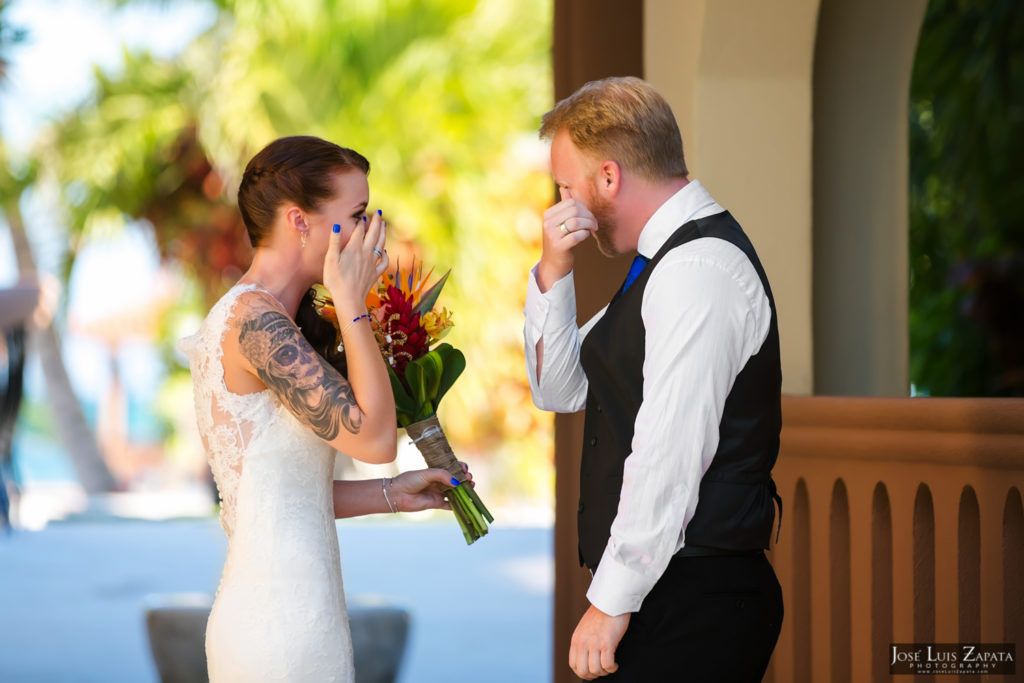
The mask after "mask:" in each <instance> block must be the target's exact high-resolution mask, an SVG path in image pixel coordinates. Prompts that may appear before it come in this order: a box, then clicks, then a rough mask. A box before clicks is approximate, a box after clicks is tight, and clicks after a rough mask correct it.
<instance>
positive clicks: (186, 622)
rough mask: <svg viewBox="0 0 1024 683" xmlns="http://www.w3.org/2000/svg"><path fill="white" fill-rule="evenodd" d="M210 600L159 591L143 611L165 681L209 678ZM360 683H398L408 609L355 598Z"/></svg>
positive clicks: (352, 611)
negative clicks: (396, 682) (208, 632)
mask: <svg viewBox="0 0 1024 683" xmlns="http://www.w3.org/2000/svg"><path fill="white" fill-rule="evenodd" d="M211 604H212V599H211V598H210V596H208V595H201V594H169V595H155V596H150V597H148V598H146V601H145V605H144V608H143V609H144V612H145V616H146V632H147V634H148V635H149V649H150V652H151V653H152V655H153V663H154V664H155V665H156V670H157V675H158V676H159V677H160V680H161V681H162V683H205V682H206V681H207V680H208V679H207V676H206V646H205V643H206V620H207V619H208V618H209V616H210V605H211ZM348 615H349V623H350V624H351V626H352V650H353V657H354V659H355V668H356V683H394V681H395V679H396V678H397V676H398V670H399V668H400V666H401V664H402V656H403V654H404V652H405V643H406V641H407V640H408V635H409V623H410V615H409V612H408V611H407V610H405V609H402V608H400V607H395V606H394V605H387V604H381V603H379V602H360V601H359V599H355V600H353V602H352V604H351V605H350V606H349V613H348Z"/></svg>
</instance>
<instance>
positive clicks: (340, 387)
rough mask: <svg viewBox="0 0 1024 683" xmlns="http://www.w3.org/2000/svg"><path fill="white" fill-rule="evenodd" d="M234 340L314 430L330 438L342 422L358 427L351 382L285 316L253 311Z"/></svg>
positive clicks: (261, 375)
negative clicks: (314, 348) (329, 363)
mask: <svg viewBox="0 0 1024 683" xmlns="http://www.w3.org/2000/svg"><path fill="white" fill-rule="evenodd" d="M238 346H239V348H240V349H241V351H242V355H243V356H245V358H246V359H248V361H249V362H250V363H252V366H253V368H255V369H256V374H257V375H258V376H259V378H260V379H261V380H263V383H264V384H266V385H267V387H268V388H269V389H270V390H271V391H273V392H274V394H276V395H277V397H278V398H279V399H280V400H281V402H282V403H284V404H285V406H286V407H287V408H288V409H289V410H290V411H291V412H292V413H293V414H294V415H295V416H296V417H298V418H299V419H300V420H302V421H303V422H305V423H306V424H308V425H309V426H310V427H312V429H313V431H314V432H315V433H316V435H317V436H319V437H320V438H322V439H324V440H326V441H331V440H332V439H334V438H335V437H336V436H338V433H339V432H340V431H341V427H342V426H344V427H345V429H347V430H348V431H349V432H351V433H353V434H358V433H359V427H360V426H361V424H362V420H363V419H362V415H361V414H360V413H359V406H358V404H357V403H356V400H355V396H354V395H353V393H352V385H351V384H349V383H348V382H347V381H346V380H345V378H344V377H342V376H341V375H339V374H338V372H337V371H336V370H334V368H332V367H330V365H328V363H327V361H325V360H324V359H323V358H322V357H321V356H320V354H318V353H317V352H316V351H314V350H313V347H311V346H310V345H309V342H307V341H306V339H305V338H304V337H303V336H302V333H301V332H300V331H299V328H297V327H296V326H295V323H294V322H292V320H291V319H290V318H289V317H288V316H286V315H284V314H283V313H280V312H279V311H263V312H254V315H253V316H252V317H250V318H247V319H246V320H245V321H244V322H243V323H242V328H241V330H240V331H239V333H238Z"/></svg>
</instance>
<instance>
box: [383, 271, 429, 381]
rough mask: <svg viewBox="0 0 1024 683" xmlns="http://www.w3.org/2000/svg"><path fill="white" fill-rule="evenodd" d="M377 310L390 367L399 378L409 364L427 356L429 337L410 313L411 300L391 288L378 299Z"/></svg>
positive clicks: (413, 314)
mask: <svg viewBox="0 0 1024 683" xmlns="http://www.w3.org/2000/svg"><path fill="white" fill-rule="evenodd" d="M381 310H382V311H383V312H384V314H383V316H382V318H381V320H380V325H381V330H382V332H383V334H384V335H385V340H389V346H390V349H391V353H392V355H391V363H392V366H393V367H394V368H395V372H396V373H398V375H399V376H400V377H401V376H404V374H405V366H406V365H408V363H409V361H411V360H414V359H416V358H420V357H421V356H425V355H426V354H427V351H428V345H429V342H430V337H429V335H428V334H427V333H426V331H424V330H423V328H422V327H421V325H420V323H421V320H420V318H421V316H420V314H419V313H416V312H414V311H413V305H412V301H411V297H410V298H406V296H405V294H403V293H402V291H401V290H400V289H398V288H397V287H395V286H394V285H391V286H389V287H388V288H387V293H386V295H385V296H384V297H382V298H381Z"/></svg>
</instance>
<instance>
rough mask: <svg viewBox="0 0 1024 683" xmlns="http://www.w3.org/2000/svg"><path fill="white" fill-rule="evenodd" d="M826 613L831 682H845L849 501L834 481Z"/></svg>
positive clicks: (838, 481) (847, 668)
mask: <svg viewBox="0 0 1024 683" xmlns="http://www.w3.org/2000/svg"><path fill="white" fill-rule="evenodd" d="M829 527H830V528H829V572H830V574H831V580H830V581H829V592H830V595H829V608H830V609H829V612H830V617H829V618H830V620H831V626H832V628H831V634H830V637H831V643H830V644H829V645H830V647H831V653H832V657H831V667H832V677H831V680H832V681H833V683H849V681H850V669H851V663H852V659H853V658H852V653H851V652H850V647H851V645H850V643H851V641H850V623H851V618H850V501H849V498H848V497H847V495H846V484H844V483H843V480H842V479H836V483H835V484H834V485H833V487H832V504H831V509H830V511H829Z"/></svg>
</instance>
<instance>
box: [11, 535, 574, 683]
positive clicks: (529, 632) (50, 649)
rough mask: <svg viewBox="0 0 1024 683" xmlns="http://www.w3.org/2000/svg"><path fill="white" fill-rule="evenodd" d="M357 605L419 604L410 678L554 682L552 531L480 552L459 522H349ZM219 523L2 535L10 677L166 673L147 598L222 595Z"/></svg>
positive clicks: (86, 681)
mask: <svg viewBox="0 0 1024 683" xmlns="http://www.w3.org/2000/svg"><path fill="white" fill-rule="evenodd" d="M338 535H339V539H340V542H341V553H342V567H343V573H344V578H345V588H346V594H347V595H348V599H349V600H350V601H351V602H354V603H359V602H364V601H371V602H372V601H377V602H379V601H385V602H388V603H392V604H397V605H401V606H403V607H406V608H408V609H409V610H411V613H412V631H411V633H410V641H409V643H408V646H407V648H406V655H405V660H404V663H403V666H402V669H401V673H400V675H399V683H460V682H463V681H465V682H467V683H468V682H473V683H544V682H545V681H550V680H551V640H552V635H551V634H552V606H551V597H552V585H553V570H554V564H553V555H552V530H551V528H550V527H548V526H540V527H532V528H530V527H526V528H503V527H502V526H501V525H500V519H499V524H498V525H497V526H496V527H493V528H492V531H491V533H490V534H489V535H488V536H487V537H486V538H484V539H482V540H481V541H479V542H477V543H476V544H474V545H473V546H471V547H467V546H466V545H465V541H464V540H463V539H462V536H461V534H460V533H459V530H458V528H457V526H456V524H455V521H454V520H452V519H440V520H436V521H400V520H398V519H393V518H389V519H384V518H367V519H364V520H359V521H343V522H339V524H338ZM224 549H225V539H224V535H223V532H221V530H220V527H219V526H218V525H217V522H216V520H214V519H212V518H210V519H187V520H174V521H162V522H146V521H138V520H120V519H99V520H88V519H83V520H78V521H68V522H62V523H52V524H50V525H49V526H47V527H46V528H45V529H43V530H41V531H20V532H15V533H13V534H12V535H10V536H7V537H4V536H3V535H2V534H0V681H2V682H4V683H21V682H23V681H25V682H33V683H34V682H36V681H39V682H50V681H53V682H60V683H65V682H73V683H79V682H81V683H92V682H96V683H101V682H102V683H120V682H124V683H129V682H130V683H146V682H149V681H156V680H157V679H156V671H155V669H154V667H153V664H152V660H151V658H150V654H149V648H148V644H147V641H146V633H145V627H144V622H143V613H142V610H143V607H144V605H145V604H146V601H147V599H149V597H148V596H155V595H159V594H168V593H205V594H212V593H213V592H214V590H215V589H216V586H217V581H218V579H219V576H220V568H221V564H222V562H223V558H224Z"/></svg>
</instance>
